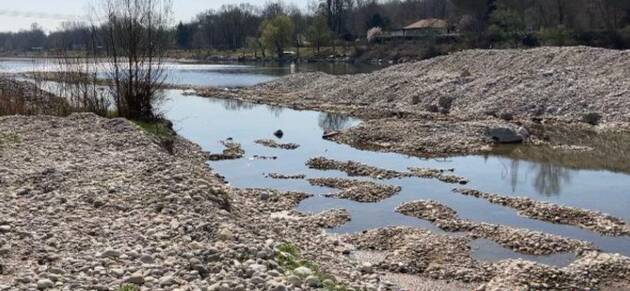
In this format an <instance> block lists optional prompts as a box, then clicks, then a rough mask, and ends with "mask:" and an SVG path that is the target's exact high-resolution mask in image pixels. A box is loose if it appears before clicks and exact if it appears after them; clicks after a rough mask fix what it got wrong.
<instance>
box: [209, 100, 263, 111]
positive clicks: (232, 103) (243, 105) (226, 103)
mask: <svg viewBox="0 0 630 291" xmlns="http://www.w3.org/2000/svg"><path fill="white" fill-rule="evenodd" d="M218 102H221V104H222V105H223V108H225V109H226V110H228V111H241V110H250V109H252V108H254V106H256V105H254V104H252V103H248V102H243V101H240V100H234V99H221V100H218Z"/></svg>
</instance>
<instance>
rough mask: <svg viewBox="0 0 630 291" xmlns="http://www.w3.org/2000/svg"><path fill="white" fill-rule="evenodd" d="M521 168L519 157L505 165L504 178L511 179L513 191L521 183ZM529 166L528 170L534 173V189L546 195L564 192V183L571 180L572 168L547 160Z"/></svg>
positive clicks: (513, 191)
mask: <svg viewBox="0 0 630 291" xmlns="http://www.w3.org/2000/svg"><path fill="white" fill-rule="evenodd" d="M520 168H521V161H520V160H518V159H513V160H510V165H509V167H508V166H507V165H504V169H505V172H503V174H502V178H503V179H506V178H507V179H509V180H510V186H511V187H512V193H515V192H516V191H517V187H518V185H519V184H520V181H519V179H520V178H521V177H520V176H519V170H520ZM529 168H530V170H529V171H528V172H530V173H533V174H534V181H533V185H532V186H534V189H536V191H537V192H538V193H540V194H543V195H545V196H551V195H558V194H560V192H562V186H563V184H566V183H570V182H571V170H569V169H567V168H565V167H562V166H558V165H554V164H552V163H548V162H547V163H534V164H533V165H531V166H530V167H529ZM506 172H507V173H506Z"/></svg>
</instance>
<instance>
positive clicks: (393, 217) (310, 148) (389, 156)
mask: <svg viewBox="0 0 630 291" xmlns="http://www.w3.org/2000/svg"><path fill="white" fill-rule="evenodd" d="M168 95H169V96H170V97H171V98H170V100H169V101H168V102H167V103H166V104H164V106H163V109H164V112H165V113H166V116H168V118H169V119H170V120H172V121H173V122H174V124H175V127H176V129H177V130H178V132H179V133H180V134H181V135H182V136H184V137H186V138H188V139H190V140H193V141H195V142H196V143H198V144H200V145H201V146H202V147H203V148H204V149H205V150H208V151H211V152H220V151H222V150H223V147H222V145H221V144H220V143H219V141H220V140H222V139H226V138H229V137H231V138H234V139H235V140H236V141H238V142H240V143H241V144H242V146H243V149H244V150H245V151H246V153H247V157H248V158H245V159H241V160H233V161H221V162H213V163H211V166H212V167H213V168H214V169H215V170H217V171H218V172H219V173H221V174H222V175H224V176H225V177H226V178H227V180H228V181H229V182H230V183H231V184H232V185H233V186H236V187H252V188H275V189H280V190H287V191H304V192H308V193H313V194H316V195H315V197H313V198H310V199H307V200H305V201H304V202H303V203H301V204H300V205H299V207H298V208H299V210H301V211H305V212H319V211H324V210H328V209H332V208H345V209H347V210H348V211H349V212H350V213H351V215H352V221H350V222H349V223H347V224H345V225H343V226H341V227H339V228H336V229H334V230H332V232H334V233H348V232H358V231H362V230H366V229H371V228H376V227H383V226H391V225H407V226H416V227H423V228H428V229H432V230H435V231H439V230H438V229H437V228H436V227H434V226H433V225H431V224H430V223H428V222H426V221H424V220H420V219H416V218H412V217H407V216H404V215H400V214H397V213H395V212H394V209H395V208H396V207H397V206H398V205H400V204H401V203H404V202H407V201H413V200H417V199H425V200H426V199H431V200H435V201H438V202H441V203H444V204H446V205H448V206H449V207H451V208H453V209H455V210H456V211H457V212H458V213H459V215H460V216H461V217H463V218H467V219H471V220H474V221H480V222H489V223H497V224H506V225H510V226H514V227H522V228H528V229H532V230H538V231H543V232H547V233H553V234H558V235H563V236H567V237H572V238H577V239H582V240H587V241H591V242H594V243H595V245H596V246H597V247H599V248H601V249H603V250H606V251H609V252H618V253H622V254H625V255H630V238H628V237H621V238H614V237H606V236H600V235H598V234H596V233H594V232H591V231H587V230H583V229H580V228H577V227H573V226H565V225H557V224H551V223H546V222H543V221H538V220H532V219H528V218H524V217H521V216H519V215H517V213H516V211H514V210H513V209H511V208H506V207H502V206H499V205H495V204H491V203H488V202H487V201H486V200H483V199H476V198H472V197H467V196H463V195H461V194H457V193H453V192H452V189H453V187H454V186H453V185H452V184H445V183H442V182H439V181H437V180H431V179H420V178H405V179H393V180H385V181H378V182H379V183H387V184H392V185H399V186H401V187H402V189H403V190H402V192H401V193H400V194H398V195H395V196H393V197H391V198H389V199H386V200H384V201H382V202H379V203H358V202H354V201H350V200H342V199H335V198H328V197H324V196H323V194H326V193H330V192H331V191H334V190H332V189H328V188H322V187H316V186H311V185H309V184H308V182H307V181H304V180H273V179H268V178H265V174H266V173H282V174H305V175H307V177H309V178H315V177H347V176H346V174H345V173H343V172H338V171H319V170H314V169H309V168H307V167H306V166H305V162H306V161H307V160H308V159H309V158H312V157H316V156H324V157H327V158H332V159H337V160H342V161H345V160H355V161H359V162H362V163H366V164H369V165H375V166H378V167H382V168H388V169H394V170H401V171H404V170H406V168H407V167H430V168H455V169H456V174H458V175H461V176H465V177H467V178H469V179H470V180H471V183H470V184H469V185H467V187H471V188H475V189H478V190H482V191H490V192H496V193H502V194H505V195H513V196H517V195H518V196H528V197H532V198H535V199H537V200H542V201H551V202H554V203H559V204H564V205H569V206H576V207H582V208H589V209H596V210H600V211H603V212H606V213H609V214H612V215H614V216H618V217H621V218H624V219H625V220H627V221H630V212H629V211H628V206H630V193H629V189H630V175H628V174H627V173H613V172H609V171H605V170H600V171H593V170H579V169H569V168H564V167H562V166H558V165H554V164H553V163H552V162H549V163H538V162H531V161H526V160H514V159H511V158H509V157H505V156H499V155H487V156H467V157H455V158H448V159H428V160H427V159H420V158H415V157H408V156H405V155H399V154H393V153H377V152H369V151H361V150H357V149H354V148H352V147H349V146H346V145H340V144H336V143H333V142H329V141H326V140H323V139H322V138H321V136H322V133H323V132H324V131H325V130H327V129H340V128H347V127H350V126H353V125H356V124H357V123H358V122H359V121H358V120H354V119H351V118H346V117H343V116H339V115H330V114H326V113H321V112H314V111H295V110H291V109H286V108H281V107H272V106H266V105H254V104H249V103H243V102H235V101H227V100H222V99H213V98H201V97H195V96H182V95H181V92H179V91H169V92H168ZM277 129H282V130H283V131H284V132H285V136H284V138H283V139H282V140H281V141H282V142H292V143H297V144H300V145H301V147H300V148H299V149H298V150H295V151H285V150H278V149H270V148H266V147H263V146H261V145H258V144H255V143H254V141H255V140H256V139H260V138H275V137H273V135H272V133H273V132H274V131H275V130H277ZM254 155H260V156H277V157H278V159H277V160H254V159H252V158H251V157H252V156H254ZM361 179H366V180H369V178H361ZM473 249H474V250H475V254H476V256H478V257H484V258H486V259H493V260H498V259H504V258H509V257H512V258H513V257H522V258H526V259H536V258H537V257H533V256H523V255H520V254H516V253H514V252H512V251H510V250H507V249H504V248H502V247H499V246H497V245H496V244H489V243H486V242H484V241H481V242H475V245H474V247H473ZM573 258H574V255H571V254H560V255H554V256H548V257H539V259H540V260H538V261H540V262H543V263H548V264H557V265H566V264H567V263H568V262H570V261H571V260H572V259H573Z"/></svg>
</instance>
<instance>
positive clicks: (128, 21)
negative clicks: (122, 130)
mask: <svg viewBox="0 0 630 291" xmlns="http://www.w3.org/2000/svg"><path fill="white" fill-rule="evenodd" d="M103 3H104V5H103V7H104V11H103V13H104V15H105V16H106V19H107V22H106V23H105V24H104V27H103V30H104V44H105V49H106V56H107V58H108V62H107V64H108V66H107V67H106V72H107V75H108V77H109V78H110V79H111V82H110V83H109V90H110V93H111V95H112V97H113V100H114V103H115V105H116V109H117V110H118V114H119V115H120V116H122V117H126V118H129V119H137V120H153V119H156V118H157V116H156V114H155V112H154V110H153V106H154V104H155V103H156V102H157V101H159V98H160V97H161V95H160V92H161V89H162V87H163V83H164V80H165V79H166V72H165V70H164V67H163V56H164V54H165V52H166V49H167V48H168V39H167V37H168V33H167V26H168V24H169V22H168V19H169V14H170V7H171V6H170V5H171V4H170V2H169V1H168V0H103Z"/></svg>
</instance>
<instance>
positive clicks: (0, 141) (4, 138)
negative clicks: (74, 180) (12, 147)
mask: <svg viewBox="0 0 630 291" xmlns="http://www.w3.org/2000/svg"><path fill="white" fill-rule="evenodd" d="M19 142H20V137H19V136H18V135H17V134H15V133H12V132H9V133H0V146H2V145H8V144H16V143H19Z"/></svg>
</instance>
